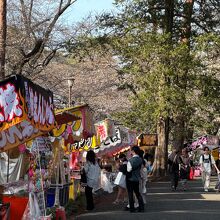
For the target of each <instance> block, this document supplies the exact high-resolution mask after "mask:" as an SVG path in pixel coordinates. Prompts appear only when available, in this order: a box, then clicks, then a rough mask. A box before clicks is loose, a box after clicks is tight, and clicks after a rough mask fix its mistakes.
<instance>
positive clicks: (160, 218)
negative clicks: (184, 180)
mask: <svg viewBox="0 0 220 220" xmlns="http://www.w3.org/2000/svg"><path fill="white" fill-rule="evenodd" d="M215 180H216V178H215V177H212V184H211V188H214V185H215ZM201 186H202V184H201V180H200V179H197V180H193V181H189V183H188V190H187V191H186V192H183V191H182V190H180V189H179V190H177V191H176V192H171V191H170V184H169V182H152V183H148V194H147V204H146V207H145V212H144V213H130V212H128V211H123V206H124V205H113V204H112V201H114V199H115V193H112V194H105V195H103V196H102V197H101V198H100V199H99V201H97V204H96V209H95V210H94V211H92V212H89V213H85V214H81V215H79V216H78V217H75V218H74V220H75V219H77V220H130V219H135V220H140V219H147V220H215V219H216V220H217V219H218V220H219V219H220V193H216V192H215V191H214V190H210V192H207V193H205V192H203V188H202V187H201Z"/></svg>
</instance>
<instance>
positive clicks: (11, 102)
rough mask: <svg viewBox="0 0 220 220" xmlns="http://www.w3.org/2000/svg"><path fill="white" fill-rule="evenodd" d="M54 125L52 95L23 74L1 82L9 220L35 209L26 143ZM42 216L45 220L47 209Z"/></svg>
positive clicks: (0, 174) (1, 145) (3, 180)
mask: <svg viewBox="0 0 220 220" xmlns="http://www.w3.org/2000/svg"><path fill="white" fill-rule="evenodd" d="M54 125H55V117H54V111H53V94H52V92H50V91H49V90H45V89H43V88H42V87H40V86H38V85H36V84H34V83H33V82H31V81H30V80H29V79H27V78H25V77H23V76H21V75H14V76H11V77H9V78H7V79H5V80H3V81H1V82H0V134H1V140H0V151H1V163H0V166H1V169H0V184H1V186H2V187H3V188H4V190H3V196H2V201H3V203H2V204H3V205H2V206H4V204H8V203H10V209H9V210H10V219H18V220H19V219H21V218H22V215H23V212H24V209H25V207H26V206H27V203H28V205H29V207H30V208H32V207H33V206H32V205H33V203H31V202H30V195H31V193H28V194H27V193H26V192H27V189H28V188H29V179H28V177H27V170H28V166H29V155H28V153H27V151H26V147H25V145H24V144H26V143H27V142H29V141H30V140H33V139H34V138H36V137H39V136H42V135H45V134H47V133H48V132H49V131H51V130H52V129H53V128H54ZM19 145H20V146H21V147H20V149H19V148H18V146H19ZM18 149H19V150H20V151H19V150H18ZM13 154H14V155H17V157H15V158H13V157H12V155H13ZM20 191H23V193H22V196H21V194H19V192H20ZM22 204H23V205H22ZM32 214H33V213H30V215H32ZM40 215H41V216H42V218H43V216H45V210H44V211H43V212H42V213H40ZM1 217H2V216H1Z"/></svg>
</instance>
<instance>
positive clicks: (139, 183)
mask: <svg viewBox="0 0 220 220" xmlns="http://www.w3.org/2000/svg"><path fill="white" fill-rule="evenodd" d="M130 153H131V157H130V158H129V159H128V158H127V157H126V155H125V154H123V153H121V154H120V155H119V157H118V158H117V161H116V168H117V170H118V173H117V176H116V178H115V181H114V184H115V185H117V186H118V187H117V188H118V191H117V195H116V198H115V200H114V201H113V204H114V205H117V204H119V203H124V205H125V208H124V209H125V210H129V211H130V212H136V211H137V212H144V209H145V204H146V193H147V189H146V183H147V178H148V172H149V170H150V169H149V168H150V165H149V162H148V161H147V158H148V156H149V155H148V154H146V153H145V152H144V151H143V150H141V149H140V148H139V147H138V146H133V147H132V148H131V151H130ZM199 164H200V167H201V172H202V180H203V187H204V191H206V192H207V191H208V190H209V186H210V176H211V172H212V168H215V170H216V172H217V174H218V178H219V180H218V182H217V184H216V189H217V190H218V191H219V190H220V184H219V183H220V153H219V158H218V160H217V161H215V160H214V158H213V156H212V155H211V153H210V151H209V148H208V147H205V148H204V153H203V154H202V155H201V156H200V159H199ZM192 167H193V160H192V158H191V157H190V156H189V152H188V151H187V149H186V148H184V149H182V150H181V152H179V151H177V150H176V149H173V150H172V153H171V154H170V155H169V156H168V173H169V175H170V180H171V190H172V191H175V190H177V187H179V186H178V185H181V187H182V190H183V191H186V190H187V181H188V179H189V175H190V171H191V170H192ZM83 171H84V175H85V176H86V178H85V179H86V185H85V196H86V202H87V210H93V209H94V202H93V191H94V190H95V189H97V188H98V185H99V183H100V181H99V180H100V173H101V169H100V164H99V163H98V162H97V160H96V155H95V153H94V152H93V151H92V150H90V151H88V152H87V155H86V163H85V165H84V166H83ZM83 178H84V177H82V179H83ZM179 183H181V184H179Z"/></svg>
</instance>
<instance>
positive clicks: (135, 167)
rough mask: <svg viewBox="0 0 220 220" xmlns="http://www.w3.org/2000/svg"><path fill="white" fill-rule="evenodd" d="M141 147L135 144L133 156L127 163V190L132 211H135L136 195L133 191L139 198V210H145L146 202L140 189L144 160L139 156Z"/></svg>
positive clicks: (132, 151)
mask: <svg viewBox="0 0 220 220" xmlns="http://www.w3.org/2000/svg"><path fill="white" fill-rule="evenodd" d="M139 151H140V149H139V147H138V146H133V147H132V149H131V153H132V155H133V156H132V158H130V160H129V161H128V163H127V172H128V175H127V190H128V199H129V205H130V212H134V211H135V209H134V197H133V193H135V195H136V197H137V199H138V204H139V207H138V211H139V212H143V211H144V202H143V198H142V196H141V194H140V191H139V181H140V178H141V174H140V170H141V165H142V163H143V160H142V159H141V158H140V157H139V156H138V153H139Z"/></svg>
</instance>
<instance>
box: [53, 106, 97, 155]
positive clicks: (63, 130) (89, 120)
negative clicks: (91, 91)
mask: <svg viewBox="0 0 220 220" xmlns="http://www.w3.org/2000/svg"><path fill="white" fill-rule="evenodd" d="M60 111H68V112H70V113H72V114H73V115H75V116H76V117H78V119H77V120H74V121H71V122H69V123H66V124H62V125H59V126H57V127H56V128H55V129H53V131H52V135H53V136H54V137H56V138H62V139H63V145H64V149H66V151H70V152H75V151H82V150H89V149H90V148H95V147H96V146H97V144H98V141H97V139H96V136H95V135H94V134H95V128H94V124H93V115H92V112H91V110H90V108H89V106H88V105H82V106H76V107H72V108H68V109H62V110H58V111H57V112H60Z"/></svg>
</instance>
